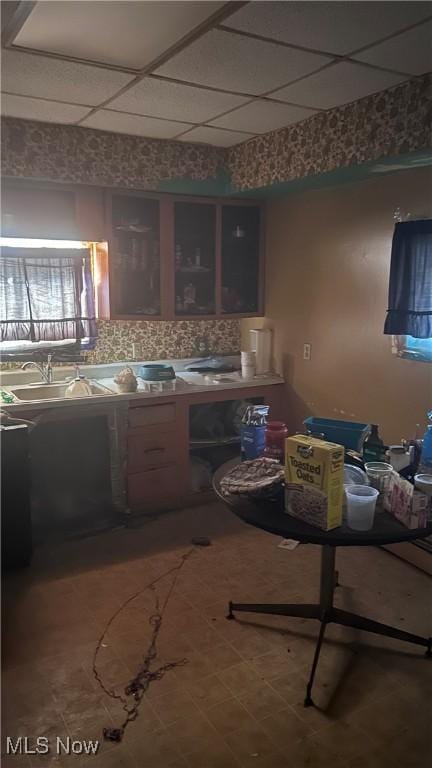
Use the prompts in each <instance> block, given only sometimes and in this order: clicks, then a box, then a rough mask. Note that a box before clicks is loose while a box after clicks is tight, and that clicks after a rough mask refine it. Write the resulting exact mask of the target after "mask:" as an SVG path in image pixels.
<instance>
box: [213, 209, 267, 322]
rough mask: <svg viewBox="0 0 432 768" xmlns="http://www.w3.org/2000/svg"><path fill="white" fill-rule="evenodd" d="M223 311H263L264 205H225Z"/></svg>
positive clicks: (223, 228) (223, 224) (222, 254)
mask: <svg viewBox="0 0 432 768" xmlns="http://www.w3.org/2000/svg"><path fill="white" fill-rule="evenodd" d="M221 239H222V243H221V286H222V288H221V313H222V314H223V315H257V314H259V313H260V311H261V303H262V302H261V296H262V287H263V286H262V267H261V262H262V257H261V209H260V207H259V206H256V205H241V204H224V205H222V235H221Z"/></svg>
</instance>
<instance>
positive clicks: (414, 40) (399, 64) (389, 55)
mask: <svg viewBox="0 0 432 768" xmlns="http://www.w3.org/2000/svg"><path fill="white" fill-rule="evenodd" d="M355 58H356V59H358V60H359V61H367V62H368V63H369V64H376V65H377V66H380V67H388V68H389V69H399V70H401V71H402V72H409V73H410V74H411V75H424V74H426V73H427V72H430V71H431V70H432V22H431V21H430V22H429V23H426V24H421V25H420V26H418V27H415V28H414V29H412V30H411V31H410V32H402V33H401V34H400V35H397V36H396V37H392V38H391V40H387V42H385V43H380V44H379V45H375V46H374V47H373V48H368V50H367V51H364V52H363V53H359V54H358V56H355Z"/></svg>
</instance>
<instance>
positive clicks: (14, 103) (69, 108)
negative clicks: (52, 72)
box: [1, 93, 89, 123]
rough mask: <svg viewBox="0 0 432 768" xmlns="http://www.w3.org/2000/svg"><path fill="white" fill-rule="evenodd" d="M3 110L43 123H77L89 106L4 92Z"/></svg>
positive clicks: (8, 114)
mask: <svg viewBox="0 0 432 768" xmlns="http://www.w3.org/2000/svg"><path fill="white" fill-rule="evenodd" d="M1 111H2V114H3V115H5V116H6V117H21V118H23V119H25V120H40V121H42V122H43V123H76V122H77V121H78V120H81V119H82V118H83V117H85V116H86V115H87V114H88V112H89V107H80V106H78V105H77V104H62V103H61V102H59V101H46V100H45V99H31V98H28V97H25V96H15V95H13V94H9V93H3V94H2V98H1Z"/></svg>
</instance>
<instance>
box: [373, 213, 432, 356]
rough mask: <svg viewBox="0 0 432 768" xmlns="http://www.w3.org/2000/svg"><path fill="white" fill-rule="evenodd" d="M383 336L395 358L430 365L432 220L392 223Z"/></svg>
mask: <svg viewBox="0 0 432 768" xmlns="http://www.w3.org/2000/svg"><path fill="white" fill-rule="evenodd" d="M384 333H388V334H391V335H392V337H393V351H394V353H395V354H397V355H398V356H399V357H404V358H408V359H410V360H423V361H425V362H432V219H419V220H412V221H403V222H402V221H401V222H399V223H398V224H396V227H395V231H394V235H393V242H392V252H391V265H390V284H389V306H388V311H387V317H386V321H385V325H384Z"/></svg>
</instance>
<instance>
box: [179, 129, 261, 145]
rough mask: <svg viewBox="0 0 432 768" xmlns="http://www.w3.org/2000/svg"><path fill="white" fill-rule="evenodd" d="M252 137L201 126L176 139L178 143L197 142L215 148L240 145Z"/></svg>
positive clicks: (250, 134) (251, 134) (251, 135)
mask: <svg viewBox="0 0 432 768" xmlns="http://www.w3.org/2000/svg"><path fill="white" fill-rule="evenodd" d="M253 136H254V134H253V133H249V134H247V133H238V132H237V131H225V130H221V129H220V128H213V127H211V126H208V125H201V126H198V127H196V128H192V130H191V131H189V132H188V133H185V134H183V136H179V137H178V138H179V141H192V142H196V141H198V142H204V143H206V144H213V145H214V146H216V147H232V146H233V145H234V144H240V143H241V142H242V141H247V139H252V138H253Z"/></svg>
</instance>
